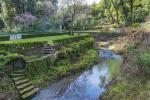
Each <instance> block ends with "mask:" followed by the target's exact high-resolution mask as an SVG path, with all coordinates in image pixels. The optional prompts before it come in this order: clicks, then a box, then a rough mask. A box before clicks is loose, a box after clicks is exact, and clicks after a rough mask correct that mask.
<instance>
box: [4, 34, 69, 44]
mask: <svg viewBox="0 0 150 100" xmlns="http://www.w3.org/2000/svg"><path fill="white" fill-rule="evenodd" d="M68 37H71V36H70V35H60V36H47V37H37V38H29V39H21V40H14V41H4V43H9V42H22V41H43V40H46V41H48V43H49V44H52V43H53V40H55V39H62V38H68Z"/></svg>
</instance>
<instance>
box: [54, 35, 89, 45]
mask: <svg viewBox="0 0 150 100" xmlns="http://www.w3.org/2000/svg"><path fill="white" fill-rule="evenodd" d="M88 37H90V35H78V36H73V37H69V38H63V39H56V40H54V41H53V43H54V44H55V45H65V44H68V43H72V42H78V41H79V40H82V39H85V38H88Z"/></svg>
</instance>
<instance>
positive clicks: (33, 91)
mask: <svg viewBox="0 0 150 100" xmlns="http://www.w3.org/2000/svg"><path fill="white" fill-rule="evenodd" d="M37 92H38V89H37V88H34V89H33V90H31V91H30V92H27V93H25V94H23V95H21V98H22V99H28V100H30V99H29V98H30V97H32V96H34V95H35V94H36V93H37Z"/></svg>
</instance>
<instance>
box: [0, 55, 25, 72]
mask: <svg viewBox="0 0 150 100" xmlns="http://www.w3.org/2000/svg"><path fill="white" fill-rule="evenodd" d="M16 60H23V61H25V57H24V56H23V55H19V54H8V55H6V56H0V70H1V69H3V68H4V66H6V65H8V64H9V63H11V62H13V61H16Z"/></svg>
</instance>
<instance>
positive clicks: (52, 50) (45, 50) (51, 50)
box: [45, 49, 54, 51]
mask: <svg viewBox="0 0 150 100" xmlns="http://www.w3.org/2000/svg"><path fill="white" fill-rule="evenodd" d="M45 51H54V49H45Z"/></svg>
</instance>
